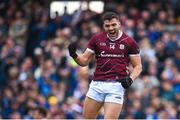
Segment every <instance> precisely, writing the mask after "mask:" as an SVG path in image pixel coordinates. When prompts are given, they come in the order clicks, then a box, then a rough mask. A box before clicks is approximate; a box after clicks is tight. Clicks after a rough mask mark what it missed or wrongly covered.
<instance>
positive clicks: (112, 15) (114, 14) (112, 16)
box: [102, 12, 119, 21]
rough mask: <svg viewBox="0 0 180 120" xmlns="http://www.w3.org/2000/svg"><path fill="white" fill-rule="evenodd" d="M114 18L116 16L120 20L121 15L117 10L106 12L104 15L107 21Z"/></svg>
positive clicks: (103, 18)
mask: <svg viewBox="0 0 180 120" xmlns="http://www.w3.org/2000/svg"><path fill="white" fill-rule="evenodd" d="M113 18H116V19H118V20H119V15H118V14H117V13H115V12H105V13H104V14H103V16H102V20H103V21H105V20H111V19H113Z"/></svg>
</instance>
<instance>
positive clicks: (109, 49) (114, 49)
mask: <svg viewBox="0 0 180 120" xmlns="http://www.w3.org/2000/svg"><path fill="white" fill-rule="evenodd" d="M97 51H98V52H101V51H105V52H106V53H127V51H128V46H127V45H126V44H125V43H123V42H118V41H117V42H110V41H101V42H99V43H98V44H97Z"/></svg>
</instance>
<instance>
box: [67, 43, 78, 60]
mask: <svg viewBox="0 0 180 120" xmlns="http://www.w3.org/2000/svg"><path fill="white" fill-rule="evenodd" d="M68 50H69V55H70V56H71V57H72V58H74V59H76V58H77V56H78V55H77V53H76V50H77V43H76V42H72V43H70V44H69V46H68Z"/></svg>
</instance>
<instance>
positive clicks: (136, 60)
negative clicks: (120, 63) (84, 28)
mask: <svg viewBox="0 0 180 120" xmlns="http://www.w3.org/2000/svg"><path fill="white" fill-rule="evenodd" d="M130 63H131V65H132V67H133V69H132V72H131V73H130V78H131V79H132V80H133V81H134V80H135V79H136V78H137V77H138V76H139V75H140V73H141V72H142V63H141V57H140V55H139V54H138V55H130Z"/></svg>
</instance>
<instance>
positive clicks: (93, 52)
mask: <svg viewBox="0 0 180 120" xmlns="http://www.w3.org/2000/svg"><path fill="white" fill-rule="evenodd" d="M86 50H88V51H90V52H92V53H95V52H94V50H92V49H90V48H87V49H86Z"/></svg>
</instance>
